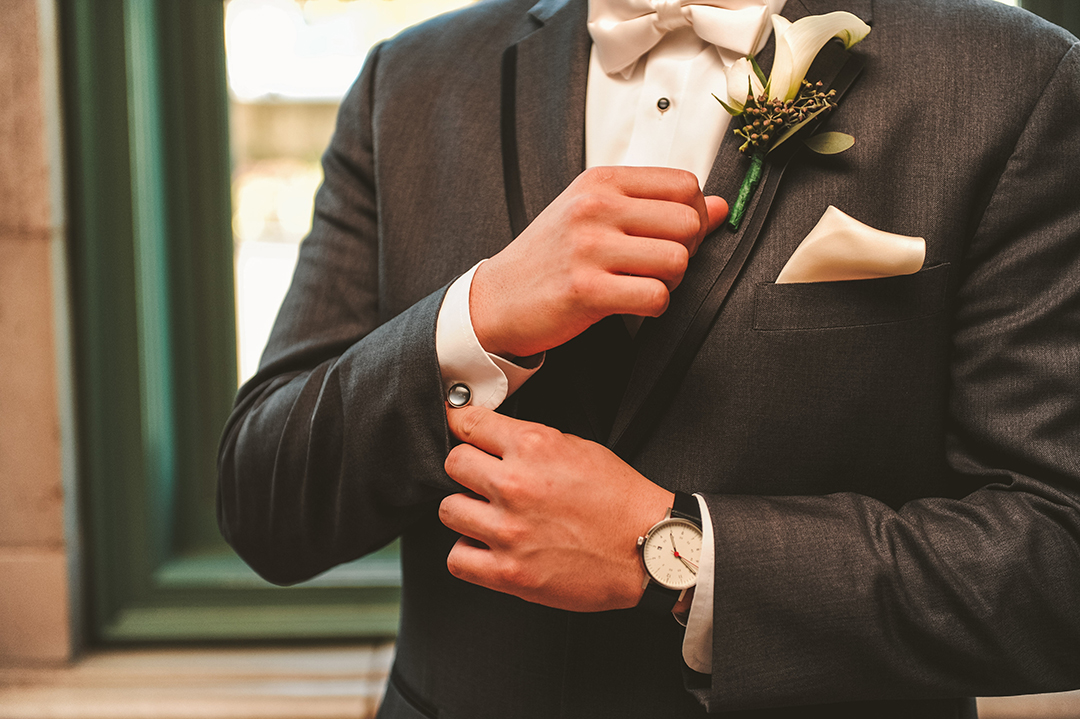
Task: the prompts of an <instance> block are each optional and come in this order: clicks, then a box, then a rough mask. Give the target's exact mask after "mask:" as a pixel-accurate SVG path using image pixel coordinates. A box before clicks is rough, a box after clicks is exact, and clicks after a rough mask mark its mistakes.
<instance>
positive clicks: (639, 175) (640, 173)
mask: <svg viewBox="0 0 1080 719" xmlns="http://www.w3.org/2000/svg"><path fill="white" fill-rule="evenodd" d="M580 179H581V180H582V181H583V182H586V183H592V182H597V183H600V184H604V185H608V186H611V187H614V188H615V189H617V190H619V192H621V193H622V194H624V195H626V196H627V197H640V198H643V199H652V200H668V201H670V202H681V203H683V204H688V203H690V202H692V201H693V198H694V196H695V194H698V195H700V194H701V189H700V188H699V187H698V181H697V177H696V176H695V175H694V173H692V172H687V171H686V170H677V169H675V168H673V167H629V166H619V167H594V168H591V169H589V170H586V171H585V172H583V173H582V174H581V175H580Z"/></svg>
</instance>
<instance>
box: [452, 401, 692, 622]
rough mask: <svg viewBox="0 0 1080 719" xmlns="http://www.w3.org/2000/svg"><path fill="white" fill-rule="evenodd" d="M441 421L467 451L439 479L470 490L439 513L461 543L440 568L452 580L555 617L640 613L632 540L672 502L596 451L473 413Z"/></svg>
mask: <svg viewBox="0 0 1080 719" xmlns="http://www.w3.org/2000/svg"><path fill="white" fill-rule="evenodd" d="M447 417H448V418H449V422H450V429H451V430H452V431H453V433H454V434H455V435H456V436H457V437H458V438H459V439H461V440H462V442H463V443H464V444H460V445H458V446H457V447H454V449H453V450H451V452H450V455H449V456H448V457H447V458H446V472H447V474H449V475H450V477H451V478H452V479H453V480H454V481H456V482H457V483H458V484H460V485H462V486H463V487H465V488H466V489H467V490H469V491H468V492H463V493H461V494H452V495H450V496H448V497H446V498H445V499H444V500H443V502H442V505H441V506H440V507H439V518H440V519H441V520H442V522H443V524H445V525H446V526H447V527H449V528H450V529H452V530H454V531H455V532H458V533H460V534H461V535H462V537H461V538H460V539H459V540H458V542H457V544H455V545H454V548H453V549H452V550H451V552H450V556H449V557H448V558H447V560H446V563H447V567H448V568H449V569H450V573H451V574H453V575H454V576H455V577H458V578H459V579H463V580H465V581H467V582H472V583H473V584H479V585H480V586H483V587H488V588H489V589H494V590H496V591H500V592H505V593H507V594H513V595H515V596H518V597H521V598H522V599H526V600H528V601H530V602H536V603H538V604H544V605H547V606H550V607H557V608H559V609H569V610H572V611H580V612H588V611H602V610H606V609H622V608H626V607H632V606H635V605H636V604H637V603H638V600H639V599H640V598H641V593H642V584H643V582H644V580H645V570H644V568H643V567H642V566H641V560H640V559H639V558H638V552H637V546H636V542H637V538H638V537H639V536H641V535H642V534H644V533H645V532H646V531H648V529H649V527H651V526H652V525H653V524H655V523H656V522H658V521H660V520H661V519H663V518H664V516H665V512H666V510H667V508H668V507H670V506H671V503H672V500H673V499H674V495H672V493H671V492H669V491H667V490H666V489H663V488H662V487H658V486H657V485H655V484H653V483H652V482H650V481H649V480H647V479H646V478H645V477H643V476H641V475H640V474H638V472H636V471H635V470H634V469H633V468H632V467H630V466H629V465H628V464H626V463H625V462H623V461H622V460H621V459H619V458H618V457H617V456H616V455H614V454H613V453H611V452H610V451H608V449H607V448H605V447H603V446H601V445H599V444H596V443H595V442H589V441H586V440H584V439H581V438H579V437H574V436H572V435H568V434H563V433H561V432H559V431H558V430H555V429H552V428H550V427H545V426H544V425H541V424H535V423H533V422H524V421H521V420H517V419H512V418H510V417H505V416H503V415H500V414H496V413H495V412H492V411H491V410H487V409H482V408H479V407H465V408H462V409H450V410H449V411H448V412H447Z"/></svg>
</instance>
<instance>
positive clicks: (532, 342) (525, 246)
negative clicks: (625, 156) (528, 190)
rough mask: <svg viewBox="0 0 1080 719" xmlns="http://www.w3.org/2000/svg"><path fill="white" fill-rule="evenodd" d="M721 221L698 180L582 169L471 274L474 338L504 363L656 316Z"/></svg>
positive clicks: (678, 174)
mask: <svg viewBox="0 0 1080 719" xmlns="http://www.w3.org/2000/svg"><path fill="white" fill-rule="evenodd" d="M726 216H727V203H726V202H724V201H723V200H722V199H720V198H719V197H705V196H703V195H702V194H701V190H700V189H698V184H697V178H696V177H694V175H693V174H692V173H689V172H686V171H684V170H675V169H671V168H664V167H599V168H592V169H590V170H586V171H585V172H583V173H582V174H581V175H579V176H578V178H577V179H576V180H574V182H573V183H571V184H570V186H569V187H568V188H566V190H565V191H563V193H562V194H561V195H559V196H558V197H557V198H555V201H554V202H552V203H551V204H550V205H548V207H547V208H545V209H544V211H543V212H541V213H540V214H539V215H538V216H537V218H536V219H535V220H534V221H533V222H532V224H530V225H529V226H528V227H527V228H526V229H525V231H524V232H522V233H521V235H519V236H518V237H517V238H516V239H515V240H514V241H513V242H511V243H510V244H509V245H508V246H507V247H506V248H505V249H504V250H503V251H502V252H500V253H499V254H497V255H495V256H494V257H492V258H491V259H490V260H488V261H487V262H485V263H484V264H483V265H481V266H480V267H479V269H477V271H476V275H475V276H474V277H473V283H472V289H471V290H470V294H469V308H470V312H471V314H472V322H473V327H474V329H475V330H476V336H477V339H479V340H480V344H481V345H482V346H483V347H484V349H485V350H487V351H488V352H491V353H493V354H497V355H502V356H503V357H508V358H509V357H527V356H530V355H534V354H536V353H538V352H543V351H545V350H549V349H551V348H552V347H556V346H558V345H561V344H563V343H564V342H566V341H568V340H570V339H573V338H574V337H576V336H577V335H579V334H581V333H582V332H584V331H585V330H586V329H588V328H589V327H590V326H591V325H592V324H594V323H596V322H598V321H600V320H601V319H603V318H604V317H607V316H608V315H614V314H627V315H639V316H642V317H657V316H659V315H660V314H661V313H662V312H663V311H664V310H665V309H667V306H668V294H669V293H670V292H671V291H672V290H674V289H675V288H676V287H677V286H678V285H679V282H681V281H682V278H683V273H684V272H686V267H687V264H688V262H689V259H690V257H691V256H692V255H693V254H694V253H695V252H697V248H698V245H700V244H701V241H702V239H704V237H705V235H706V234H708V233H709V232H712V231H713V230H714V229H716V228H717V227H718V226H719V225H720V223H721V222H723V220H724V218H725V217H726Z"/></svg>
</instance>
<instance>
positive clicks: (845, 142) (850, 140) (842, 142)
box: [803, 132, 855, 155]
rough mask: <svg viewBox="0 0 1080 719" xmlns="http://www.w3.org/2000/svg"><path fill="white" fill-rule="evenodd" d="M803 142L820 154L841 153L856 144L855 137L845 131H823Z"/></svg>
mask: <svg viewBox="0 0 1080 719" xmlns="http://www.w3.org/2000/svg"><path fill="white" fill-rule="evenodd" d="M803 143H804V144H805V145H806V146H807V147H809V148H810V149H811V150H813V151H814V152H816V153H818V154H819V155H839V154H840V153H841V152H843V151H844V150H847V149H849V148H850V147H851V146H852V145H854V144H855V138H854V137H852V136H851V135H848V134H847V133H844V132H823V133H821V134H819V135H813V136H811V137H808V138H806V139H805V140H804V141H803Z"/></svg>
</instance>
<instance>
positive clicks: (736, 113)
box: [712, 92, 742, 117]
mask: <svg viewBox="0 0 1080 719" xmlns="http://www.w3.org/2000/svg"><path fill="white" fill-rule="evenodd" d="M712 96H713V97H714V98H716V101H717V102H719V103H720V106H721V107H723V108H724V109H725V110H727V111H728V114H729V115H734V116H735V117H738V116H739V115H741V114H742V110H736V109H735V108H734V107H732V106H731V105H729V104H727V103H726V102H724V101H723V100H721V99H720V98H718V97H716V93H715V92H714V93H713V94H712Z"/></svg>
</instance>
